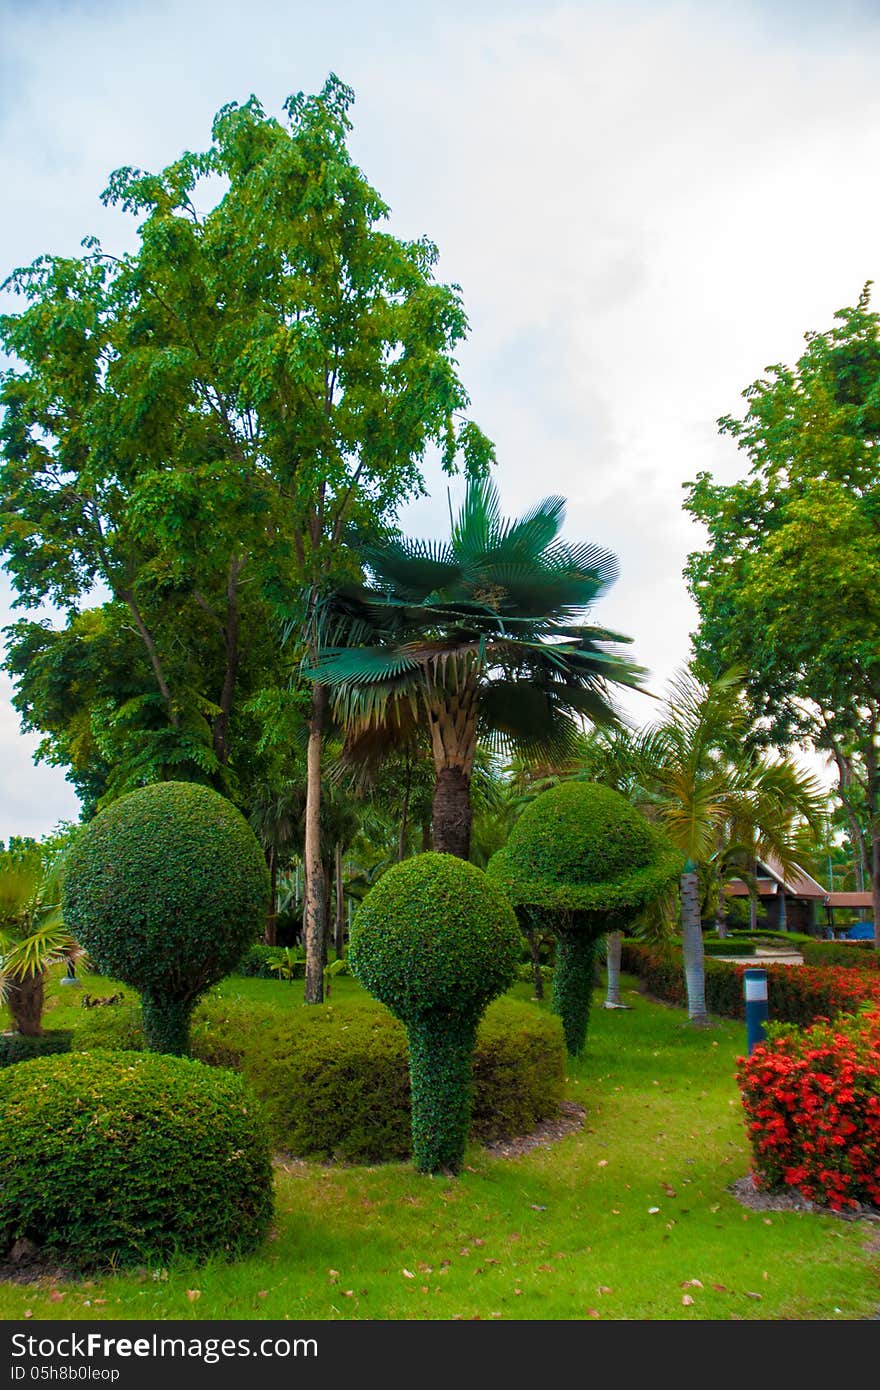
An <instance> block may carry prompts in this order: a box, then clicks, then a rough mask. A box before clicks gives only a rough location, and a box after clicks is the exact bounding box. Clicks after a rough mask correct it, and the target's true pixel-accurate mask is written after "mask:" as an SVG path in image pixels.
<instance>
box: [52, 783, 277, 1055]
mask: <svg viewBox="0 0 880 1390" xmlns="http://www.w3.org/2000/svg"><path fill="white" fill-rule="evenodd" d="M268 902H269V873H268V870H267V868H266V862H265V859H264V857H263V852H262V850H261V849H260V846H259V844H258V842H257V838H256V836H255V835H254V832H253V831H252V830H251V828H250V826H249V825H248V823H247V821H246V820H245V818H244V816H242V815H241V813H240V812H239V811H237V810H236V808H235V807H234V806H233V805H232V803H231V802H230V801H227V800H226V798H225V797H222V796H220V794H219V793H218V792H215V791H212V790H211V788H210V787H203V786H200V785H198V784H196V783H193V782H156V783H154V784H153V785H152V786H149V787H143V788H141V789H140V790H139V791H136V792H131V793H130V794H129V795H128V796H124V797H122V798H120V800H119V801H115V802H113V804H112V805H110V806H108V807H107V809H106V810H105V811H102V812H101V813H100V815H98V816H96V817H95V819H94V820H93V821H91V822H90V824H89V825H88V826H87V828H86V830H85V831H84V832H83V834H82V835H81V836H80V837H79V839H78V840H77V841H76V843H75V844H74V846H73V847H72V849H71V851H70V856H69V859H68V865H67V873H66V877H65V881H64V894H63V913H64V920H65V923H66V924H67V927H68V928H69V930H70V931H71V932H72V933H73V934H74V935H75V936H76V938H77V940H78V941H80V942H81V943H82V945H83V946H84V947H85V949H86V950H87V951H88V953H89V955H90V956H91V958H92V960H93V962H94V963H95V965H96V966H97V968H98V969H99V970H100V971H102V972H103V973H104V974H107V975H110V976H112V977H113V978H114V979H117V980H123V981H124V982H125V983H126V984H129V985H132V986H133V988H134V989H136V990H139V992H140V994H141V997H142V1000H143V1014H144V1032H145V1034H146V1038H147V1043H148V1046H149V1047H150V1048H151V1049H152V1050H153V1051H154V1052H171V1053H177V1054H180V1055H185V1054H186V1053H187V1052H188V1050H189V1020H190V1015H191V1013H192V1010H193V1006H194V1004H195V1002H196V1000H197V999H198V998H199V996H200V995H202V994H204V992H205V990H207V989H208V988H209V987H210V986H211V985H212V984H215V983H216V982H217V980H221V979H222V978H223V976H224V975H228V974H229V972H230V970H232V968H233V967H234V966H235V965H236V964H237V963H238V961H239V960H240V959H241V957H242V955H243V954H244V952H245V951H246V950H247V948H248V946H250V945H252V943H253V942H254V941H256V940H257V938H258V937H259V936H260V935H261V933H262V930H263V927H264V925H265V920H266V908H267V905H268Z"/></svg>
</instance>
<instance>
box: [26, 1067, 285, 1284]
mask: <svg viewBox="0 0 880 1390" xmlns="http://www.w3.org/2000/svg"><path fill="white" fill-rule="evenodd" d="M0 1112H2V1114H3V1125H2V1128H0V1172H2V1173H3V1201H2V1203H0V1250H6V1249H7V1248H8V1247H9V1246H10V1245H11V1244H12V1243H13V1242H14V1241H16V1240H18V1239H20V1238H26V1239H28V1240H31V1241H34V1242H35V1243H36V1244H37V1245H39V1246H41V1247H43V1248H44V1249H45V1250H47V1251H51V1252H52V1253H53V1255H59V1256H62V1257H63V1258H64V1259H65V1260H70V1261H72V1262H74V1263H76V1264H78V1265H81V1266H97V1265H104V1264H107V1263H108V1262H110V1263H115V1264H120V1265H128V1264H140V1263H145V1262H150V1261H156V1260H162V1259H165V1258H167V1257H169V1256H171V1255H173V1254H181V1255H184V1256H187V1257H197V1258H202V1257H206V1256H209V1255H214V1254H220V1255H225V1256H234V1255H239V1254H242V1253H244V1252H246V1251H248V1250H250V1249H252V1248H253V1247H254V1246H255V1245H257V1244H258V1243H259V1241H260V1240H261V1239H262V1238H263V1236H264V1235H265V1233H266V1230H267V1228H268V1225H269V1221H270V1218H271V1214H272V1170H271V1163H270V1156H269V1142H268V1136H267V1131H266V1125H265V1120H264V1118H263V1115H262V1112H261V1109H260V1106H259V1103H258V1101H257V1100H256V1099H255V1098H254V1097H252V1095H251V1093H250V1090H249V1089H248V1088H247V1087H246V1085H245V1083H244V1082H243V1080H242V1078H241V1077H239V1076H236V1075H235V1074H234V1073H233V1072H229V1071H221V1070H219V1069H218V1068H213V1067H206V1066H204V1065H203V1064H202V1063H200V1062H195V1061H191V1060H189V1059H185V1058H180V1057H161V1056H155V1055H151V1054H149V1053H132V1052H94V1053H89V1054H82V1053H69V1054H67V1055H64V1056H55V1057H44V1058H39V1059H37V1060H35V1061H33V1062H28V1063H27V1065H26V1066H17V1067H9V1068H7V1069H6V1070H5V1071H4V1072H2V1073H0Z"/></svg>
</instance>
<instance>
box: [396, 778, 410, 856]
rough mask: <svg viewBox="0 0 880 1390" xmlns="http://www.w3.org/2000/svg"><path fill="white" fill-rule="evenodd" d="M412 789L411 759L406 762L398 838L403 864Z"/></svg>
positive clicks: (398, 852)
mask: <svg viewBox="0 0 880 1390" xmlns="http://www.w3.org/2000/svg"><path fill="white" fill-rule="evenodd" d="M411 789H412V761H411V759H410V758H409V757H407V760H406V782H405V783H404V787H403V806H402V807H401V811H400V833H399V834H398V836H397V862H398V864H400V863H402V862H403V860H404V859H405V857H406V832H407V828H408V826H407V822H408V820H409V798H410V791H411Z"/></svg>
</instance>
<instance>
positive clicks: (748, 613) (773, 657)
mask: <svg viewBox="0 0 880 1390" xmlns="http://www.w3.org/2000/svg"><path fill="white" fill-rule="evenodd" d="M878 389H880V316H878V315H877V314H876V313H875V312H873V311H872V310H871V308H870V285H866V286H865V288H864V290H863V292H862V294H861V295H860V297H859V301H858V304H857V305H856V306H854V307H849V308H845V309H842V310H840V311H839V312H838V313H837V314H835V323H834V326H833V327H832V328H831V329H829V330H828V331H826V332H824V333H810V334H808V335H807V342H806V348H805V350H804V352H803V354H802V355H801V357H800V358H799V360H798V361H797V362H796V363H795V365H794V366H793V367H786V366H783V365H782V364H778V363H777V364H775V365H774V366H772V367H769V368H768V369H767V370H766V372H765V374H764V375H763V376H762V377H761V378H759V379H758V380H757V381H755V382H753V383H752V385H750V386H749V387H747V388H746V390H745V391H744V392H743V396H744V399H745V401H746V402H747V405H746V408H745V411H744V414H743V415H742V417H741V418H739V419H735V418H733V417H729V416H728V417H725V418H723V419H722V420H720V421H719V426H720V429H721V431H722V433H724V434H728V435H730V436H731V437H732V438H734V439H735V440H736V441H737V444H738V446H739V447H740V448H741V449H742V450H743V452H744V454H745V455H746V458H747V460H748V464H749V473H748V476H747V477H746V478H744V479H742V480H741V481H737V482H734V483H730V484H727V483H715V482H714V481H713V480H712V478H711V476H710V475H709V474H708V473H701V474H699V475H698V477H697V479H696V480H695V481H694V482H692V483H690V484H688V498H687V501H686V504H685V505H686V509H687V510H688V511H689V512H690V513H691V515H692V516H693V517H694V518H695V519H696V520H697V521H699V522H700V523H701V525H702V527H704V528H705V531H706V541H705V543H704V544H702V545H701V548H700V550H699V551H698V552H695V553H694V554H692V555H691V556H690V558H689V561H688V565H687V569H686V576H687V580H688V587H689V589H690V592H691V594H692V596H693V598H694V601H695V603H696V605H697V609H698V612H699V618H700V622H699V628H698V631H697V633H696V636H695V645H696V649H697V653H698V656H699V658H700V659H701V660H702V661H703V662H704V663H705V664H706V666H707V667H708V668H709V669H713V670H717V669H718V668H719V667H720V666H725V665H727V664H729V663H732V662H737V663H739V664H740V665H741V666H742V667H743V668H744V669H745V670H746V671H747V673H748V674H747V684H748V691H749V697H750V701H751V705H752V708H753V710H754V712H755V713H756V714H757V715H759V716H761V718H760V723H759V725H758V730H757V732H758V735H759V736H760V737H762V738H763V739H764V741H769V742H772V743H774V744H776V745H777V746H779V747H783V746H790V745H792V744H794V743H797V744H801V745H803V744H810V743H812V744H813V745H814V746H815V747H816V748H818V749H821V750H823V751H825V752H827V753H829V754H830V755H831V756H832V757H833V759H834V762H835V765H836V769H837V773H838V778H839V788H838V792H839V796H840V799H841V802H842V804H843V806H844V808H845V810H846V818H847V823H848V824H847V828H848V830H849V831H850V833H851V836H852V839H853V841H854V843H856V844H857V845H858V849H859V857H860V858H861V860H862V862H863V863H864V864H865V865H867V864H868V863H870V860H871V846H872V843H873V844H874V845H875V846H877V845H880V769H878V764H877V757H876V748H877V742H878V737H880V701H878V693H880V684H878V670H880V533H878V528H877V515H878V508H880V479H878V472H877V460H876V453H877V445H878V441H880V415H878V410H877V400H878Z"/></svg>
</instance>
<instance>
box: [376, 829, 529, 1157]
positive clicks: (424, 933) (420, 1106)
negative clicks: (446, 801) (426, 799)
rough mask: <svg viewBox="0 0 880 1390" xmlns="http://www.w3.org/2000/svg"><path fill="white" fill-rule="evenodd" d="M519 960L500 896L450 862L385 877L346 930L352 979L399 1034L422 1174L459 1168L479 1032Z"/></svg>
mask: <svg viewBox="0 0 880 1390" xmlns="http://www.w3.org/2000/svg"><path fill="white" fill-rule="evenodd" d="M519 953H520V934H519V928H518V926H517V921H516V917H515V916H514V913H513V912H512V910H511V908H510V905H509V903H508V902H507V901H506V899H505V898H504V896H503V894H501V893H499V892H497V890H495V889H494V888H492V887H491V886H490V885H489V883H488V882H487V880H486V876H485V874H484V873H482V871H481V870H480V869H477V868H476V867H475V866H474V865H473V864H469V863H467V862H466V861H465V860H463V859H458V858H456V856H455V855H452V854H420V855H418V856H417V857H416V858H414V859H408V860H405V861H404V862H403V863H402V864H398V865H396V866H395V867H394V868H393V869H389V870H388V872H387V873H386V874H384V875H383V877H382V878H380V880H379V882H378V883H377V884H376V886H375V887H374V888H373V889H371V891H370V892H369V893H368V895H367V897H366V898H365V899H364V902H363V904H362V905H361V907H360V908H359V910H358V912H357V915H356V917H355V919H354V921H353V922H352V928H351V946H350V950H349V964H350V966H351V969H352V972H353V973H354V974H355V975H356V976H357V978H358V979H359V980H360V982H361V984H362V985H363V986H364V988H365V989H367V990H369V992H370V993H371V994H373V995H375V997H376V998H377V999H379V1000H381V1002H382V1003H383V1004H385V1005H387V1007H388V1008H389V1009H390V1010H391V1012H392V1013H393V1014H396V1015H397V1017H398V1018H399V1019H400V1020H401V1022H402V1023H403V1024H404V1026H405V1027H406V1031H407V1038H408V1041H409V1066H410V1080H411V1083H412V1142H413V1157H414V1159H415V1163H416V1167H417V1168H418V1169H419V1171H420V1172H422V1173H435V1172H438V1171H446V1172H451V1173H456V1172H458V1170H459V1169H460V1168H461V1164H462V1160H463V1158H464V1150H465V1144H466V1142H467V1134H468V1126H469V1121H470V1110H471V1067H472V1060H473V1051H474V1043H475V1040H476V1034H477V1025H478V1023H479V1021H480V1016H481V1015H482V1013H483V1011H484V1009H485V1008H486V1005H487V1004H488V1003H489V1002H490V1000H492V999H494V998H495V997H496V995H499V994H502V993H503V992H504V990H506V989H507V988H508V987H509V986H510V985H511V984H512V983H513V980H514V977H515V974H516V965H517V962H518V960H519Z"/></svg>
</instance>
